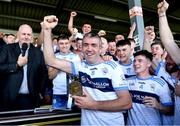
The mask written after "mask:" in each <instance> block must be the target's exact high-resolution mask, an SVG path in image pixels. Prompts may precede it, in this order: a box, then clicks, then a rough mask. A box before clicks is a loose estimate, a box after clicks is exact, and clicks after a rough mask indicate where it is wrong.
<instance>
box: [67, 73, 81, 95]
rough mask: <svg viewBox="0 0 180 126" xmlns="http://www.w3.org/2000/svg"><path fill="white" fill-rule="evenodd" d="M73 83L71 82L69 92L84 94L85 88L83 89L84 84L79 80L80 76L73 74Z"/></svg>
mask: <svg viewBox="0 0 180 126" xmlns="http://www.w3.org/2000/svg"><path fill="white" fill-rule="evenodd" d="M71 80H72V81H71V83H70V84H69V89H68V90H69V94H71V95H76V96H82V95H83V90H82V85H81V83H80V81H79V77H78V76H73V77H71Z"/></svg>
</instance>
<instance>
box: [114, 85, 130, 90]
mask: <svg viewBox="0 0 180 126" xmlns="http://www.w3.org/2000/svg"><path fill="white" fill-rule="evenodd" d="M114 90H115V91H118V90H128V86H124V87H115V88H114Z"/></svg>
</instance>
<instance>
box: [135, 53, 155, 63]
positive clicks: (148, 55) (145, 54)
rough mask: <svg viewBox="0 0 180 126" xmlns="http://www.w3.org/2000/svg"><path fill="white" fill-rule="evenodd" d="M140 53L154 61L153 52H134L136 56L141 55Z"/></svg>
mask: <svg viewBox="0 0 180 126" xmlns="http://www.w3.org/2000/svg"><path fill="white" fill-rule="evenodd" d="M139 55H142V56H145V57H146V58H148V59H149V60H150V61H152V59H153V55H152V53H150V52H148V51H147V50H140V51H138V52H136V53H134V57H136V56H139Z"/></svg>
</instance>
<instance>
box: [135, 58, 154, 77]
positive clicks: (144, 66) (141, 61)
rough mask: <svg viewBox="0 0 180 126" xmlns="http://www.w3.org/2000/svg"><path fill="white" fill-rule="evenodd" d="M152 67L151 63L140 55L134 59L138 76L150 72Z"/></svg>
mask: <svg viewBox="0 0 180 126" xmlns="http://www.w3.org/2000/svg"><path fill="white" fill-rule="evenodd" d="M150 66H151V62H150V60H149V59H147V58H146V57H145V56H142V55H139V56H136V57H134V71H135V72H136V74H137V75H140V74H143V73H146V72H147V71H149V67H150Z"/></svg>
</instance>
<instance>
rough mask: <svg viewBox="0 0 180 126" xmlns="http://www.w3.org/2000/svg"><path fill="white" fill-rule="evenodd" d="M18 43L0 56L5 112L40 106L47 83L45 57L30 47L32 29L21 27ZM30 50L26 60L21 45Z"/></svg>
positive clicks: (2, 101)
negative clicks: (25, 44)
mask: <svg viewBox="0 0 180 126" xmlns="http://www.w3.org/2000/svg"><path fill="white" fill-rule="evenodd" d="M17 39H18V40H19V43H13V44H10V45H6V46H4V48H3V49H2V51H1V53H0V74H3V75H4V78H3V81H2V82H1V87H2V89H0V90H1V92H2V96H0V100H1V101H0V102H1V103H2V105H3V107H2V108H1V109H3V110H16V109H18V110H19V109H33V108H35V107H38V106H39V105H40V99H42V98H43V95H44V92H45V88H46V83H47V79H48V74H47V68H46V65H45V61H44V57H43V53H42V52H41V51H40V50H39V49H38V48H36V47H34V46H33V45H32V44H31V43H32V41H33V32H32V28H31V27H30V26H29V25H27V24H23V25H21V26H20V27H19V30H18V35H17ZM23 43H27V45H28V47H27V50H26V51H25V55H24V56H23V55H22V53H21V48H22V44H23Z"/></svg>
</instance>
